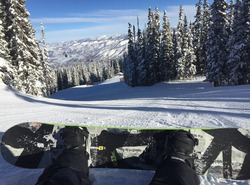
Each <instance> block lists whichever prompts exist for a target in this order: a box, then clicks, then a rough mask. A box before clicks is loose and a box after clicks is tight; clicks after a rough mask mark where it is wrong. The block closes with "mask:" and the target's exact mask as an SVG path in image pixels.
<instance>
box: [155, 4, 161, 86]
mask: <svg viewBox="0 0 250 185" xmlns="http://www.w3.org/2000/svg"><path fill="white" fill-rule="evenodd" d="M160 37H161V33H160V12H159V10H158V8H157V7H156V8H155V12H154V26H153V40H154V41H153V44H154V46H153V64H154V71H155V79H154V80H153V81H155V83H157V82H159V81H161V79H160V65H159V64H160Z"/></svg>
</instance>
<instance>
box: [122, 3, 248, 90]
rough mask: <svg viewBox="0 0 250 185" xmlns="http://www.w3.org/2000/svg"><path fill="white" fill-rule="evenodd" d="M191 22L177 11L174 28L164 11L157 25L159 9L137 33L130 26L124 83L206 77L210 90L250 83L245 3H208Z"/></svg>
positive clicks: (149, 83) (151, 13) (145, 83)
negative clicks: (195, 76)
mask: <svg viewBox="0 0 250 185" xmlns="http://www.w3.org/2000/svg"><path fill="white" fill-rule="evenodd" d="M196 8H197V11H196V15H195V21H194V22H193V23H189V22H188V21H187V16H186V15H185V14H184V11H183V8H182V6H180V11H179V21H178V25H177V28H174V29H173V28H172V27H171V26H170V23H169V20H168V17H167V12H166V11H164V14H163V22H162V25H160V13H159V10H158V8H155V11H154V12H153V11H152V9H151V8H149V10H148V23H147V26H146V28H145V29H144V30H143V31H142V30H141V29H140V28H139V20H138V19H137V28H135V26H134V25H133V26H132V25H131V24H130V23H129V26H128V40H129V41H128V53H127V56H126V58H125V61H124V76H125V81H126V83H127V84H128V85H130V86H149V85H153V84H155V83H158V82H161V81H169V80H183V79H191V78H192V77H193V76H194V75H205V76H206V79H207V81H209V82H212V83H214V86H221V85H241V84H249V83H250V57H249V56H250V48H249V47H250V45H249V32H250V28H249V26H250V25H249V21H250V20H249V19H250V17H249V12H250V3H249V1H247V0H237V2H236V3H234V2H233V0H231V1H230V4H228V3H227V2H226V1H225V0H214V2H213V3H212V5H211V6H210V5H209V3H208V1H207V0H204V2H202V0H199V2H198V3H197V4H196Z"/></svg>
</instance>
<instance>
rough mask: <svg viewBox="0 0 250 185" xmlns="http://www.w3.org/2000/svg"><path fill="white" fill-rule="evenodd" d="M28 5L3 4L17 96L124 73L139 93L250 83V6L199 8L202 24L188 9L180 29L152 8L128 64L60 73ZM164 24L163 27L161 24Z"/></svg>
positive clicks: (2, 40)
mask: <svg viewBox="0 0 250 185" xmlns="http://www.w3.org/2000/svg"><path fill="white" fill-rule="evenodd" d="M25 2H26V0H19V1H14V0H0V17H1V19H0V44H1V48H0V59H1V60H0V79H1V80H2V81H3V82H4V83H5V84H8V85H10V86H11V87H13V88H14V89H16V90H18V91H21V92H24V93H27V94H32V95H37V96H49V95H50V94H52V93H54V92H56V91H58V90H62V89H65V88H69V87H72V86H77V85H83V84H88V83H93V82H98V81H103V80H105V79H108V78H111V77H112V76H114V75H115V74H117V73H119V72H123V73H124V79H125V82H126V83H127V84H128V85H129V86H131V87H135V86H150V85H153V84H155V83H158V82H162V81H171V80H185V79H192V78H193V77H194V76H196V75H203V76H206V80H207V81H208V82H211V83H213V84H214V86H222V85H242V84H249V83H250V39H249V37H250V34H249V33H250V2H249V1H248V0H237V1H236V2H234V1H233V0H231V1H230V2H229V3H228V2H227V1H226V0H214V1H213V3H212V4H211V5H210V4H209V3H208V1H207V0H204V1H202V0H199V1H198V3H197V4H196V10H197V11H196V15H195V21H194V22H188V17H187V16H186V15H185V12H184V10H183V8H182V6H180V11H179V21H178V25H177V27H176V28H173V27H172V26H171V25H170V23H169V20H168V17H167V12H166V11H164V13H163V16H162V18H161V15H160V12H159V10H158V8H157V7H156V8H155V11H154V12H153V11H152V9H151V8H149V9H148V22H147V25H146V27H145V28H144V29H140V27H139V19H138V20H137V22H138V24H137V26H134V25H131V24H130V23H128V35H127V39H128V48H127V52H125V53H124V54H123V56H122V57H120V58H113V59H109V60H108V61H93V62H91V63H88V64H87V63H86V61H81V60H79V62H76V63H74V64H72V65H71V66H60V67H57V68H52V67H51V64H50V59H49V55H48V49H47V46H46V41H45V31H44V27H43V24H41V33H42V39H41V40H37V39H36V38H35V30H34V28H33V27H32V24H31V22H30V20H29V12H28V10H27V9H26V8H25ZM161 21H162V23H161Z"/></svg>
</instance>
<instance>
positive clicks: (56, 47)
mask: <svg viewBox="0 0 250 185" xmlns="http://www.w3.org/2000/svg"><path fill="white" fill-rule="evenodd" d="M127 44H128V40H127V35H113V36H100V37H95V38H88V39H82V40H75V41H69V42H62V43H55V44H48V50H49V57H50V59H51V63H52V65H60V64H64V65H67V64H69V63H72V62H77V61H79V60H82V61H84V62H90V61H100V60H107V59H113V58H117V57H121V56H122V54H123V53H124V51H126V50H127Z"/></svg>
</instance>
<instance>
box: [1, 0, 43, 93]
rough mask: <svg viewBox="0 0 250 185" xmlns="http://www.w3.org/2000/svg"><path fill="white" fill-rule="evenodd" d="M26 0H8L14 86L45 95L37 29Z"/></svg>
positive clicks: (7, 32)
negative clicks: (41, 78)
mask: <svg viewBox="0 0 250 185" xmlns="http://www.w3.org/2000/svg"><path fill="white" fill-rule="evenodd" d="M25 2H26V0H20V1H15V0H6V1H3V5H4V7H5V11H6V15H7V16H6V22H7V25H6V27H7V28H8V29H7V30H6V41H7V42H8V43H9V45H8V47H9V50H10V56H11V62H12V65H13V67H14V70H15V72H16V75H15V79H14V80H13V83H12V86H13V87H14V88H16V89H17V90H19V91H22V92H25V93H28V94H34V95H43V92H42V89H43V88H44V86H45V84H44V83H43V82H41V80H40V79H39V78H40V77H41V76H42V67H41V64H40V58H39V48H38V45H37V43H36V39H35V31H34V29H33V28H32V26H31V23H30V22H29V13H28V11H27V10H26V8H25Z"/></svg>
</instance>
